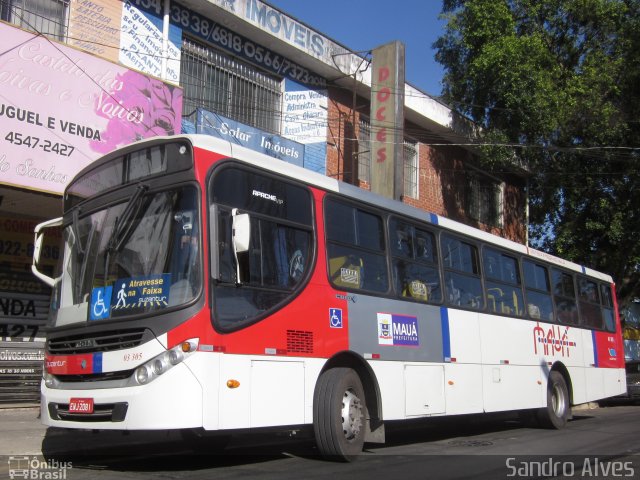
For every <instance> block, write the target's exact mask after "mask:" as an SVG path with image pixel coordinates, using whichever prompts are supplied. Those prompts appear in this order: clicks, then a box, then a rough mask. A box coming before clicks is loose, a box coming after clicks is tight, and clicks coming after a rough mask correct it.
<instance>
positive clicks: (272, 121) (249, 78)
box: [180, 39, 282, 133]
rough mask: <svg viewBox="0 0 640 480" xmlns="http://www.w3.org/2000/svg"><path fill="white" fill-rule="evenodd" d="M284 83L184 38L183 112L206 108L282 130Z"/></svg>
mask: <svg viewBox="0 0 640 480" xmlns="http://www.w3.org/2000/svg"><path fill="white" fill-rule="evenodd" d="M281 84H282V82H281V81H280V80H278V79H276V78H273V77H270V76H268V75H266V74H264V73H262V72H261V71H259V70H257V69H256V68H254V67H252V66H249V65H247V64H244V63H242V62H240V61H238V60H237V59H235V58H230V57H228V56H226V55H225V54H223V53H222V52H219V51H218V50H215V49H213V48H209V47H207V46H204V45H201V44H198V43H196V42H193V41H192V40H190V39H185V40H183V43H182V55H181V64H180V85H181V86H182V88H183V90H184V94H183V109H182V115H183V116H184V117H185V118H191V117H190V116H191V115H192V114H193V113H194V111H195V110H196V108H204V109H206V110H208V111H211V112H213V113H218V114H220V115H224V116H226V117H229V118H231V119H233V120H237V121H238V122H242V123H245V124H247V125H251V126H252V127H256V128H260V129H262V130H266V131H268V132H272V133H279V132H280V123H281V122H280V118H281V96H282V93H281V90H282V89H281Z"/></svg>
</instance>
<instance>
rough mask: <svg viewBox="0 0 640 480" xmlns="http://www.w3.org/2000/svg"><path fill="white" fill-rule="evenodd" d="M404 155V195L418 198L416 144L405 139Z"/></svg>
mask: <svg viewBox="0 0 640 480" xmlns="http://www.w3.org/2000/svg"><path fill="white" fill-rule="evenodd" d="M403 153H404V155H403V157H404V196H405V197H411V198H418V193H419V192H418V144H417V143H415V142H410V141H407V140H405V141H404V145H403Z"/></svg>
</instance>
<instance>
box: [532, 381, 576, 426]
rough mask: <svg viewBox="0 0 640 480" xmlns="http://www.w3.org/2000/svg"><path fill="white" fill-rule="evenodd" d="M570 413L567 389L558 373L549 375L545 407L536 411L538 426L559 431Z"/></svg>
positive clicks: (565, 423)
mask: <svg viewBox="0 0 640 480" xmlns="http://www.w3.org/2000/svg"><path fill="white" fill-rule="evenodd" d="M570 412H571V405H570V403H569V389H568V388H567V383H566V382H565V381H564V377H563V376H562V375H561V374H560V373H559V372H555V371H553V372H551V373H550V374H549V383H548V384H547V406H546V408H541V409H540V410H538V419H539V421H540V424H541V425H542V426H543V427H546V428H553V429H560V428H564V427H565V426H566V425H567V420H568V419H569V415H570Z"/></svg>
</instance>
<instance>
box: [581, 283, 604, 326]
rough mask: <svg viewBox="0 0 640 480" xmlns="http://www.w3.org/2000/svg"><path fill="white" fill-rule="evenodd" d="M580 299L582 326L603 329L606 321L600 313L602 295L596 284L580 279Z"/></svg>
mask: <svg viewBox="0 0 640 480" xmlns="http://www.w3.org/2000/svg"><path fill="white" fill-rule="evenodd" d="M578 298H579V299H580V303H579V304H580V321H581V322H582V325H584V326H585V327H588V328H597V329H601V328H603V327H604V325H603V320H604V319H603V317H602V312H601V311H600V293H599V292H598V285H597V284H596V282H594V281H592V280H589V279H586V278H583V277H578Z"/></svg>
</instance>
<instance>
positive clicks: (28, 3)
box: [0, 0, 69, 41]
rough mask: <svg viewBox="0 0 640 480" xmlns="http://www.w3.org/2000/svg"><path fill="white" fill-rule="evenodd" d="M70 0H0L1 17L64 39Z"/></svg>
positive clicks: (57, 38) (48, 35) (49, 35)
mask: <svg viewBox="0 0 640 480" xmlns="http://www.w3.org/2000/svg"><path fill="white" fill-rule="evenodd" d="M68 6H69V0H0V17H1V18H2V20H4V21H6V22H9V23H13V24H14V25H17V26H19V27H22V28H24V29H26V30H31V31H32V32H36V33H41V34H43V35H46V36H47V37H49V38H52V39H54V40H60V41H63V40H64V38H65V36H66V31H67V9H68Z"/></svg>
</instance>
